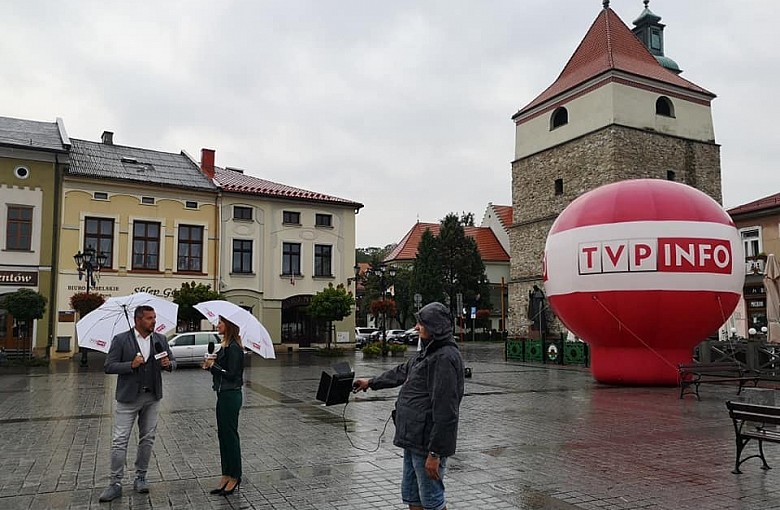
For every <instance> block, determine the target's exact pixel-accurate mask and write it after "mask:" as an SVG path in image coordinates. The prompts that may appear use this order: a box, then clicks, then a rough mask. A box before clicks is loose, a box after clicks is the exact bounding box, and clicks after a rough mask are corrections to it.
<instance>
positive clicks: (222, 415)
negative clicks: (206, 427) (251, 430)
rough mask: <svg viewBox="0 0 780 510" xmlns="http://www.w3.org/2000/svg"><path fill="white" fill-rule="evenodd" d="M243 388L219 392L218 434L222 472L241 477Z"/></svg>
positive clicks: (226, 474)
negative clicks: (240, 419) (240, 429)
mask: <svg viewBox="0 0 780 510" xmlns="http://www.w3.org/2000/svg"><path fill="white" fill-rule="evenodd" d="M242 402H243V394H242V393H241V389H236V390H226V391H220V392H218V393H217V436H218V437H219V455H220V457H221V459H222V474H223V475H225V476H230V477H233V478H241V440H240V439H239V437H238V412H239V411H240V410H241V404H242Z"/></svg>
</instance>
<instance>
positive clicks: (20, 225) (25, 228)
mask: <svg viewBox="0 0 780 510" xmlns="http://www.w3.org/2000/svg"><path fill="white" fill-rule="evenodd" d="M32 218H33V208H32V207H25V206H21V205H9V206H8V220H7V224H6V227H7V228H6V231H5V249H6V250H18V251H30V250H31V249H32Z"/></svg>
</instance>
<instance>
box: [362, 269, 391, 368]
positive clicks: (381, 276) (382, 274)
mask: <svg viewBox="0 0 780 510" xmlns="http://www.w3.org/2000/svg"><path fill="white" fill-rule="evenodd" d="M366 274H367V275H374V276H376V277H377V279H378V281H379V288H380V290H381V292H382V356H383V357H384V356H387V310H386V308H385V306H384V305H385V294H387V287H388V279H387V277H388V276H389V277H390V278H395V274H396V270H395V267H393V266H388V265H387V264H381V265H379V266H377V267H375V268H373V269H367V270H366Z"/></svg>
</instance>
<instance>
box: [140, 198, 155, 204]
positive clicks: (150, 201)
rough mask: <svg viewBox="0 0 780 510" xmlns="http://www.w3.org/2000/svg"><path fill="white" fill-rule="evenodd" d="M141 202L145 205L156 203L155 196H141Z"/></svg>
mask: <svg viewBox="0 0 780 510" xmlns="http://www.w3.org/2000/svg"><path fill="white" fill-rule="evenodd" d="M141 203H142V204H144V205H154V197H141Z"/></svg>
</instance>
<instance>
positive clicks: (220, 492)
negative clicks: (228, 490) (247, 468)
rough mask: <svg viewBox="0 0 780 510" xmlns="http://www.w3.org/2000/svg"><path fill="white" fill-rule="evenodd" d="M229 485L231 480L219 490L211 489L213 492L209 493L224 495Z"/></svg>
mask: <svg viewBox="0 0 780 510" xmlns="http://www.w3.org/2000/svg"><path fill="white" fill-rule="evenodd" d="M228 483H230V480H228V481H227V482H225V485H223V486H222V487H219V488H217V489H211V490H210V491H209V494H222V491H224V490H225V487H227V484H228Z"/></svg>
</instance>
